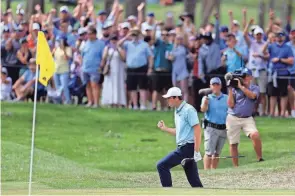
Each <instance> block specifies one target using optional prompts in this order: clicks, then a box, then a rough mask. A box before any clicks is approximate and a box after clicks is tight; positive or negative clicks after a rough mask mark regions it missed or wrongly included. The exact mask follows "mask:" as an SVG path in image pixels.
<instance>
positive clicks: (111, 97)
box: [101, 35, 126, 107]
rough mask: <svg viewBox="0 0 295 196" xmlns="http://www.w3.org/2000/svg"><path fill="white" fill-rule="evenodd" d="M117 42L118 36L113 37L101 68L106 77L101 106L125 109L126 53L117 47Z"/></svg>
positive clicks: (106, 49) (106, 48)
mask: <svg viewBox="0 0 295 196" xmlns="http://www.w3.org/2000/svg"><path fill="white" fill-rule="evenodd" d="M117 41H118V37H117V35H112V36H111V39H110V43H109V44H108V45H107V46H106V47H105V49H104V53H103V58H102V62H101V67H102V70H103V72H104V75H105V76H104V82H103V85H102V100H101V104H102V105H105V106H111V107H122V106H123V107H125V106H126V90H125V63H124V59H125V53H124V51H123V50H120V49H119V48H118V47H117ZM106 67H109V69H107V68H106ZM106 70H108V71H106Z"/></svg>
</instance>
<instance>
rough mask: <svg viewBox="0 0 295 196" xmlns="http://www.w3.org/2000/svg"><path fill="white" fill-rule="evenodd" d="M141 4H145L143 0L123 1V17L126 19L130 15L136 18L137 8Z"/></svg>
mask: <svg viewBox="0 0 295 196" xmlns="http://www.w3.org/2000/svg"><path fill="white" fill-rule="evenodd" d="M141 2H145V0H125V17H128V16H130V15H134V16H136V17H137V6H138V5H139V4H140V3H141ZM145 7H146V6H145ZM143 14H145V8H144V10H143Z"/></svg>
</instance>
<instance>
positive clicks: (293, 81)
mask: <svg viewBox="0 0 295 196" xmlns="http://www.w3.org/2000/svg"><path fill="white" fill-rule="evenodd" d="M287 45H288V46H290V47H291V49H292V52H293V55H294V56H295V29H292V30H291V32H290V42H288V43H287ZM288 70H289V72H290V79H289V89H288V97H289V104H290V107H291V116H292V117H293V118H295V61H294V63H293V66H290V67H289V69H288Z"/></svg>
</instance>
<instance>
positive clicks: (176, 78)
mask: <svg viewBox="0 0 295 196" xmlns="http://www.w3.org/2000/svg"><path fill="white" fill-rule="evenodd" d="M186 56H187V49H186V47H185V40H184V35H180V34H179V35H176V39H175V42H174V45H173V49H172V51H171V53H170V55H169V59H170V60H171V61H172V83H173V85H174V86H177V87H179V88H180V89H181V91H182V92H183V98H184V100H185V101H188V96H189V93H188V77H189V72H188V69H187V61H186Z"/></svg>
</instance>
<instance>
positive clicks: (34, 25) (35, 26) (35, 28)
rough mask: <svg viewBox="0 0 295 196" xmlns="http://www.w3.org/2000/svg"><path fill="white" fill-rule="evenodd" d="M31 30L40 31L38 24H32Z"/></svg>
mask: <svg viewBox="0 0 295 196" xmlns="http://www.w3.org/2000/svg"><path fill="white" fill-rule="evenodd" d="M33 30H38V31H39V30H40V25H39V24H38V23H33Z"/></svg>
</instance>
